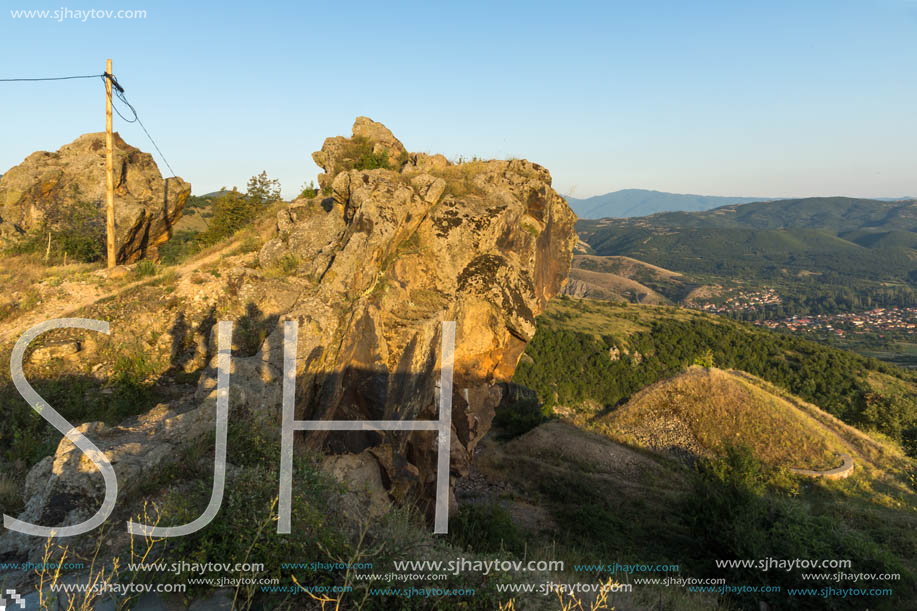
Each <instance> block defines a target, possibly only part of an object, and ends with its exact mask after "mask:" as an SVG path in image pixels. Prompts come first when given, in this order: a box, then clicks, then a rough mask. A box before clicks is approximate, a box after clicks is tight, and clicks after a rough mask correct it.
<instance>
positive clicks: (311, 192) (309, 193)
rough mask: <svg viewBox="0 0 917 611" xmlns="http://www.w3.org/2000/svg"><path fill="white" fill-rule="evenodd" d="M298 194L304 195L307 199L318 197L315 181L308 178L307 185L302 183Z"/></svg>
mask: <svg viewBox="0 0 917 611" xmlns="http://www.w3.org/2000/svg"><path fill="white" fill-rule="evenodd" d="M299 196H300V197H305V198H307V199H312V198H313V197H318V188H317V187H316V186H315V183H314V182H312V181H311V180H310V181H309V184H308V185H306V184H303V186H302V192H301V193H300V194H299Z"/></svg>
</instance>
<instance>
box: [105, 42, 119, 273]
mask: <svg viewBox="0 0 917 611" xmlns="http://www.w3.org/2000/svg"><path fill="white" fill-rule="evenodd" d="M105 75H106V76H105V183H106V187H107V190H106V194H105V234H106V236H107V241H108V268H109V269H111V268H113V267H114V266H115V265H116V264H117V262H116V261H115V174H114V165H115V164H114V159H113V156H114V152H113V150H112V148H113V144H112V135H111V79H112V71H111V60H108V61H107V62H106V63H105Z"/></svg>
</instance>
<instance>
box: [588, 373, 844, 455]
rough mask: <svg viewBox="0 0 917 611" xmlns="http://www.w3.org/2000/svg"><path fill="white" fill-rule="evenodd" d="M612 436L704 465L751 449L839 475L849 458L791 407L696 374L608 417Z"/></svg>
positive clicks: (722, 378) (743, 381)
mask: <svg viewBox="0 0 917 611" xmlns="http://www.w3.org/2000/svg"><path fill="white" fill-rule="evenodd" d="M597 426H598V427H599V428H600V429H601V430H602V432H603V433H605V434H606V435H608V436H610V437H613V438H617V439H622V440H630V441H631V442H632V443H634V444H636V445H639V446H641V447H648V448H650V449H654V450H661V451H667V452H671V453H674V454H676V455H678V454H682V453H684V454H689V455H694V456H697V457H700V456H707V457H710V456H713V455H714V454H715V453H716V452H717V451H719V449H720V448H722V447H723V446H724V445H727V444H730V443H732V444H739V445H745V446H748V447H749V448H751V450H752V452H753V453H754V455H755V457H756V458H758V459H759V460H761V461H762V462H765V463H767V464H770V465H776V466H780V467H787V468H806V469H814V470H819V471H822V470H826V469H833V468H834V467H837V466H839V465H840V464H841V461H840V459H839V457H840V455H842V454H845V453H846V452H847V451H848V450H847V447H846V445H845V444H844V442H843V441H842V440H841V439H840V438H839V437H838V435H837V434H836V433H834V432H832V431H829V430H827V429H826V428H825V427H823V426H821V425H820V424H819V422H818V421H817V420H815V419H814V418H813V417H811V416H809V415H807V414H806V413H805V412H803V411H801V410H800V409H799V408H797V407H796V406H795V405H794V404H793V403H791V402H790V401H788V400H787V399H785V398H783V397H780V396H777V395H774V394H773V393H770V392H768V391H767V389H765V388H763V387H762V386H761V385H759V384H756V383H755V380H754V379H753V378H751V379H749V378H744V377H742V376H741V375H738V374H736V373H733V372H729V371H723V370H721V369H716V368H703V367H697V366H695V367H691V368H690V369H688V370H687V371H685V372H684V373H680V374H678V375H676V376H674V377H672V378H667V379H665V380H663V381H661V382H657V383H656V384H653V385H651V386H648V387H647V388H645V389H643V390H641V391H640V392H638V393H637V394H636V395H634V397H633V398H632V399H631V400H630V401H628V402H627V404H626V405H624V406H623V407H621V408H619V409H616V410H614V411H612V412H611V413H609V414H607V415H605V416H603V417H601V418H600V419H599V421H598V422H597Z"/></svg>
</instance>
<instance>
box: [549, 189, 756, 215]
mask: <svg viewBox="0 0 917 611" xmlns="http://www.w3.org/2000/svg"><path fill="white" fill-rule="evenodd" d="M566 199H567V203H569V204H570V207H571V208H573V211H574V212H575V213H576V216H578V217H579V218H581V219H600V218H607V217H615V218H628V217H633V216H647V215H650V214H656V213H657V212H673V211H685V212H699V211H703V210H710V209H711V208H716V207H718V206H726V205H729V204H748V203H751V202H760V201H768V199H769V198H766V197H721V196H717V195H691V194H685V193H666V192H665V191H652V190H649V189H621V190H620V191H613V192H611V193H606V194H605V195H596V196H595V197H588V198H586V199H579V198H576V197H571V196H569V195H568V196H566Z"/></svg>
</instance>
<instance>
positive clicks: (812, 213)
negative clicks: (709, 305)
mask: <svg viewBox="0 0 917 611" xmlns="http://www.w3.org/2000/svg"><path fill="white" fill-rule="evenodd" d="M577 231H578V234H579V236H580V239H581V240H582V241H583V242H585V243H586V244H588V246H589V248H590V249H591V251H592V253H594V254H596V255H624V256H628V257H633V258H636V259H639V260H641V261H645V262H647V263H652V264H654V265H658V266H661V267H664V268H667V269H670V270H672V271H676V272H682V273H698V274H708V275H714V276H718V277H721V278H723V279H725V280H727V281H728V280H739V279H741V280H742V281H744V282H752V283H754V282H756V281H757V282H760V281H768V282H773V281H784V282H789V283H797V284H799V283H802V284H806V283H809V284H811V282H812V281H813V280H811V279H813V278H814V279H815V280H814V281H817V283H818V284H819V285H820V286H821V287H824V288H828V287H831V286H835V287H838V288H844V289H851V290H854V291H857V292H860V291H861V290H866V289H867V288H868V289H870V290H871V289H879V288H881V289H882V290H889V289H891V290H894V291H899V290H904V291H905V292H908V291H911V292H912V291H913V289H914V288H915V287H917V201H895V202H885V201H877V200H867V199H851V198H844V197H828V198H809V199H798V200H783V201H776V202H763V203H752V204H744V205H730V206H724V207H721V208H717V209H715V210H710V211H707V212H671V213H664V214H656V215H652V216H647V217H641V218H634V219H601V220H581V221H579V222H578V223H577ZM806 279H810V280H806ZM876 283H880V284H881V287H880V286H879V285H878V284H876ZM805 290H806V291H807V292H808V289H805ZM792 292H793V291H792V290H791V291H789V293H790V294H791V293H792ZM903 299H904V301H902V303H901V305H906V304H907V303H909V302H908V299H909V297H907V296H904V297H903Z"/></svg>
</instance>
